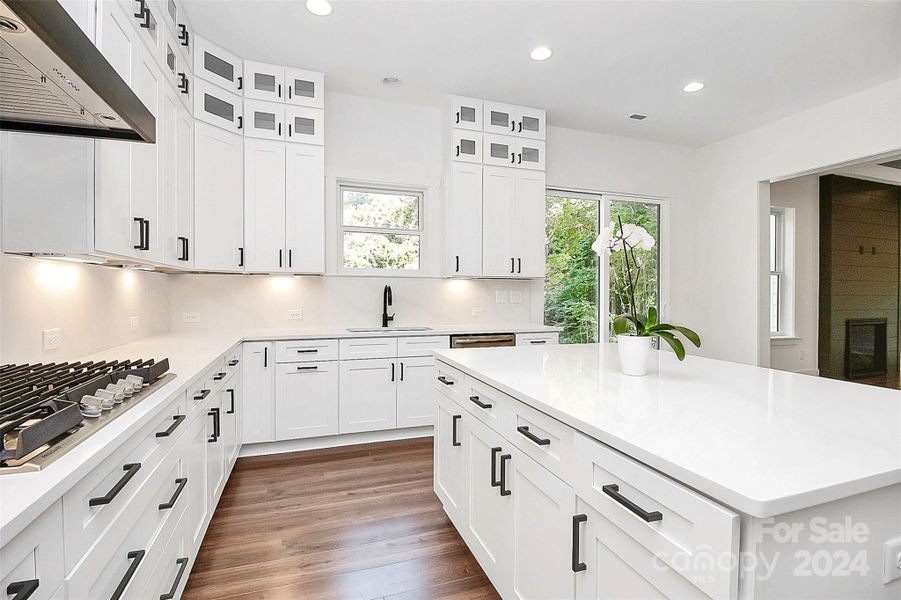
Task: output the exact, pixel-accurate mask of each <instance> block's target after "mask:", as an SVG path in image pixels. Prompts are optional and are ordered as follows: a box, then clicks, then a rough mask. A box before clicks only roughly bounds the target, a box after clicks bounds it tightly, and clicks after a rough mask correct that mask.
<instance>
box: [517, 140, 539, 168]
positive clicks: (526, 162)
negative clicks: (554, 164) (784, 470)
mask: <svg viewBox="0 0 901 600" xmlns="http://www.w3.org/2000/svg"><path fill="white" fill-rule="evenodd" d="M516 166H517V167H522V168H523V169H536V170H539V171H544V142H540V141H538V140H517V142H516Z"/></svg>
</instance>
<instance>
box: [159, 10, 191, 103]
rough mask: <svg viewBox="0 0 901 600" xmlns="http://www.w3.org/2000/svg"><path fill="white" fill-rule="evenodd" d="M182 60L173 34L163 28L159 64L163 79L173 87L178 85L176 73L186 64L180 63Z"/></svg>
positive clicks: (180, 71) (183, 69)
mask: <svg viewBox="0 0 901 600" xmlns="http://www.w3.org/2000/svg"><path fill="white" fill-rule="evenodd" d="M166 14H168V13H166ZM183 61H184V58H183V57H182V55H181V53H180V52H179V51H178V43H177V42H176V41H175V34H174V33H172V32H171V31H170V30H169V29H168V28H163V30H162V43H161V44H160V66H161V67H162V70H163V79H164V80H165V81H166V82H167V83H169V84H170V85H172V86H173V87H178V84H179V77H178V74H179V73H183V72H184V71H185V68H186V66H185V65H184V64H182V63H183Z"/></svg>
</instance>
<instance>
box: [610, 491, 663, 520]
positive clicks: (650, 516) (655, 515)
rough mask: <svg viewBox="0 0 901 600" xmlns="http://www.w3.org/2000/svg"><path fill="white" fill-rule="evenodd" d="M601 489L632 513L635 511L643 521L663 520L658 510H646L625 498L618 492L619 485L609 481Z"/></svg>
mask: <svg viewBox="0 0 901 600" xmlns="http://www.w3.org/2000/svg"><path fill="white" fill-rule="evenodd" d="M601 490H603V491H604V493H605V494H607V495H608V496H610V497H611V498H613V499H614V500H616V501H617V502H619V503H620V504H622V505H623V506H625V507H626V508H628V509H629V510H631V511H632V512H633V513H635V514H636V515H638V516H639V517H641V519H642V520H643V521H644V522H645V523H653V522H654V521H662V520H663V515H662V514H661V513H660V511H657V510H655V511H653V512H648V511H646V510H645V509H643V508H641V507H640V506H638V505H637V504H635V503H634V502H632V501H631V500H629V499H628V498H626V497H625V496H623V495H622V494H620V493H619V486H618V485H616V484H615V483H611V484H609V485H605V486H602V487H601Z"/></svg>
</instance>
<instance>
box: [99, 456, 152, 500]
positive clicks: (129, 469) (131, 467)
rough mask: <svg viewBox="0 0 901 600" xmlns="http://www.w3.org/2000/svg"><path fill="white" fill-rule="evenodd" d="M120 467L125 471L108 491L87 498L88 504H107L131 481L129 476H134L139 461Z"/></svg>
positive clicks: (138, 466)
mask: <svg viewBox="0 0 901 600" xmlns="http://www.w3.org/2000/svg"><path fill="white" fill-rule="evenodd" d="M122 469H123V470H124V471H125V475H123V476H122V477H121V478H120V479H119V481H117V482H116V485H114V486H113V487H112V488H111V489H110V491H108V492H107V493H106V495H105V496H99V497H97V498H91V499H90V500H88V506H102V505H104V504H109V503H110V502H112V501H113V500H114V499H115V498H116V496H118V495H119V492H121V491H122V488H124V487H125V486H126V484H128V482H129V481H131V478H132V477H134V476H135V475H136V474H137V472H138V471H139V470H140V469H141V463H129V464H127V465H123V466H122Z"/></svg>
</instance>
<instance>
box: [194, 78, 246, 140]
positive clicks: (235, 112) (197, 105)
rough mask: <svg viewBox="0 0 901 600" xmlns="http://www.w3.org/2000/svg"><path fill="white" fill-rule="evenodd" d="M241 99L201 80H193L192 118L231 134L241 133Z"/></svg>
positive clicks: (242, 126) (242, 122)
mask: <svg viewBox="0 0 901 600" xmlns="http://www.w3.org/2000/svg"><path fill="white" fill-rule="evenodd" d="M243 110H244V108H243V103H242V100H241V97H240V96H238V95H237V94H233V93H231V92H228V91H226V90H224V89H222V88H221V87H219V86H217V85H213V84H211V83H209V82H207V81H204V80H202V79H195V80H194V117H195V118H197V119H200V120H202V121H206V122H207V123H209V124H210V125H215V126H216V127H221V128H223V129H225V130H226V131H230V132H232V133H242V130H243V129H244V113H243Z"/></svg>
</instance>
